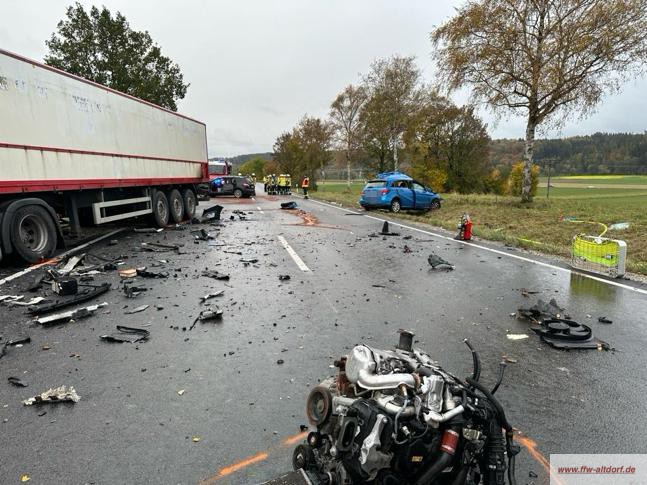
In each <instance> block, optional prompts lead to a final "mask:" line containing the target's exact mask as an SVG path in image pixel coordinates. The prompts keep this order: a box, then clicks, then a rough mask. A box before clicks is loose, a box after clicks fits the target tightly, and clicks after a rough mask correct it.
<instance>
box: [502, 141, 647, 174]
mask: <svg viewBox="0 0 647 485" xmlns="http://www.w3.org/2000/svg"><path fill="white" fill-rule="evenodd" d="M523 150H524V143H523V140H492V142H491V145H490V159H491V160H492V163H493V165H495V166H501V165H504V166H506V165H510V164H511V163H515V162H518V161H520V160H522V159H523ZM535 162H536V163H537V165H539V166H540V167H541V169H542V173H543V174H546V171H547V166H548V163H549V162H550V163H552V168H551V172H552V173H554V174H556V175H576V174H627V175H647V132H645V133H643V134H630V133H595V134H594V135H588V136H574V137H570V138H558V139H547V140H537V142H536V143H535Z"/></svg>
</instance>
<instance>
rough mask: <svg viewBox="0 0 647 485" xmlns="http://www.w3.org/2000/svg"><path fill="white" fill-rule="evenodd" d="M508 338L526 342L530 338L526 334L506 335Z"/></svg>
mask: <svg viewBox="0 0 647 485" xmlns="http://www.w3.org/2000/svg"><path fill="white" fill-rule="evenodd" d="M506 337H507V338H508V340H524V339H527V338H530V337H529V336H528V335H527V334H525V333H509V334H507V335H506Z"/></svg>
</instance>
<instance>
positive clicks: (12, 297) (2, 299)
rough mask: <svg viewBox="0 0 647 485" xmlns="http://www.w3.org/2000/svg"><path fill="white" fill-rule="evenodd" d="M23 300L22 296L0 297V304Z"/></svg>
mask: <svg viewBox="0 0 647 485" xmlns="http://www.w3.org/2000/svg"><path fill="white" fill-rule="evenodd" d="M23 298H24V296H23V295H0V302H7V303H8V302H10V301H20V300H22V299H23Z"/></svg>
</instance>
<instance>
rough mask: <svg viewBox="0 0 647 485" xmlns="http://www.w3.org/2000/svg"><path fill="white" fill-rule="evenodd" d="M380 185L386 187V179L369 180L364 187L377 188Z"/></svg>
mask: <svg viewBox="0 0 647 485" xmlns="http://www.w3.org/2000/svg"><path fill="white" fill-rule="evenodd" d="M380 187H386V181H385V180H370V181H369V182H368V183H367V184H366V187H364V188H365V189H379V188H380Z"/></svg>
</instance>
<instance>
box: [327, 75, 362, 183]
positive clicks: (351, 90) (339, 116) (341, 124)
mask: <svg viewBox="0 0 647 485" xmlns="http://www.w3.org/2000/svg"><path fill="white" fill-rule="evenodd" d="M366 98H367V96H366V88H364V86H353V85H352V84H349V85H348V86H346V88H344V90H343V91H342V92H341V93H339V94H338V95H337V97H336V98H335V100H334V101H333V102H332V104H331V105H330V120H331V122H332V127H333V129H334V132H335V138H336V141H337V142H338V145H339V147H340V148H341V149H342V150H344V155H345V158H346V172H347V184H348V187H350V180H351V176H350V171H351V166H352V163H353V160H354V159H355V158H356V156H357V153H358V152H359V149H360V147H361V145H362V123H361V122H360V116H359V115H360V111H361V109H362V107H363V106H364V103H366Z"/></svg>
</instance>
